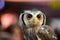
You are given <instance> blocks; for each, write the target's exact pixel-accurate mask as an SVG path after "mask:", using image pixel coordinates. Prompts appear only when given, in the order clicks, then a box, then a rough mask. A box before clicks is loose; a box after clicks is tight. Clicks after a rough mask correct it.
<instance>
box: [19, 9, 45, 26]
mask: <svg viewBox="0 0 60 40" xmlns="http://www.w3.org/2000/svg"><path fill="white" fill-rule="evenodd" d="M20 17H21V16H20ZM22 21H23V22H24V24H25V25H26V27H37V26H39V27H40V26H41V25H42V24H43V22H44V14H43V13H42V12H41V11H31V10H25V11H24V13H22ZM21 24H22V23H21Z"/></svg>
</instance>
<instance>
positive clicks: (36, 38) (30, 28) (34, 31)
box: [19, 10, 57, 40]
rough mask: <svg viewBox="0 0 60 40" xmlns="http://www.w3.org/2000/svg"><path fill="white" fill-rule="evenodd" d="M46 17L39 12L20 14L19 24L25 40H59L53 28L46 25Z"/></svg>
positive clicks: (26, 11) (31, 11) (30, 11)
mask: <svg viewBox="0 0 60 40" xmlns="http://www.w3.org/2000/svg"><path fill="white" fill-rule="evenodd" d="M45 22H46V16H45V14H44V13H42V12H41V11H39V10H24V12H23V13H21V14H20V17H19V23H20V26H21V28H22V30H23V33H24V38H25V40H57V36H56V34H55V32H54V31H53V30H52V29H51V27H49V26H47V25H45Z"/></svg>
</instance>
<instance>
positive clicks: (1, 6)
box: [0, 0, 5, 10]
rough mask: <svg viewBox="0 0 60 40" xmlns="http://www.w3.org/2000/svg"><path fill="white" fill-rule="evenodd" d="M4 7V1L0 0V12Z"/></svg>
mask: <svg viewBox="0 0 60 40" xmlns="http://www.w3.org/2000/svg"><path fill="white" fill-rule="evenodd" d="M4 5H5V2H4V0H0V10H1V9H3V7H4Z"/></svg>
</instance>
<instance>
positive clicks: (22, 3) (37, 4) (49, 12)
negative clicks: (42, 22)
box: [0, 0, 60, 40]
mask: <svg viewBox="0 0 60 40" xmlns="http://www.w3.org/2000/svg"><path fill="white" fill-rule="evenodd" d="M34 8H36V9H39V10H40V11H42V12H43V13H45V15H46V17H47V18H46V19H47V20H46V24H47V25H50V26H52V27H54V28H55V32H56V34H57V36H58V40H60V0H0V18H1V16H2V15H3V14H11V13H13V15H14V17H15V18H16V21H17V20H18V18H19V15H20V13H21V12H23V11H24V10H27V9H34ZM8 17H9V16H8ZM9 18H10V17H9ZM12 19H13V18H12ZM2 20H3V19H2ZM16 21H14V23H15V22H16ZM1 23H2V22H1V19H0V25H1ZM8 23H9V22H8ZM2 24H4V22H3V23H2ZM4 26H6V24H5V25H4ZM6 27H7V26H6ZM6 27H5V28H6Z"/></svg>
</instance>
